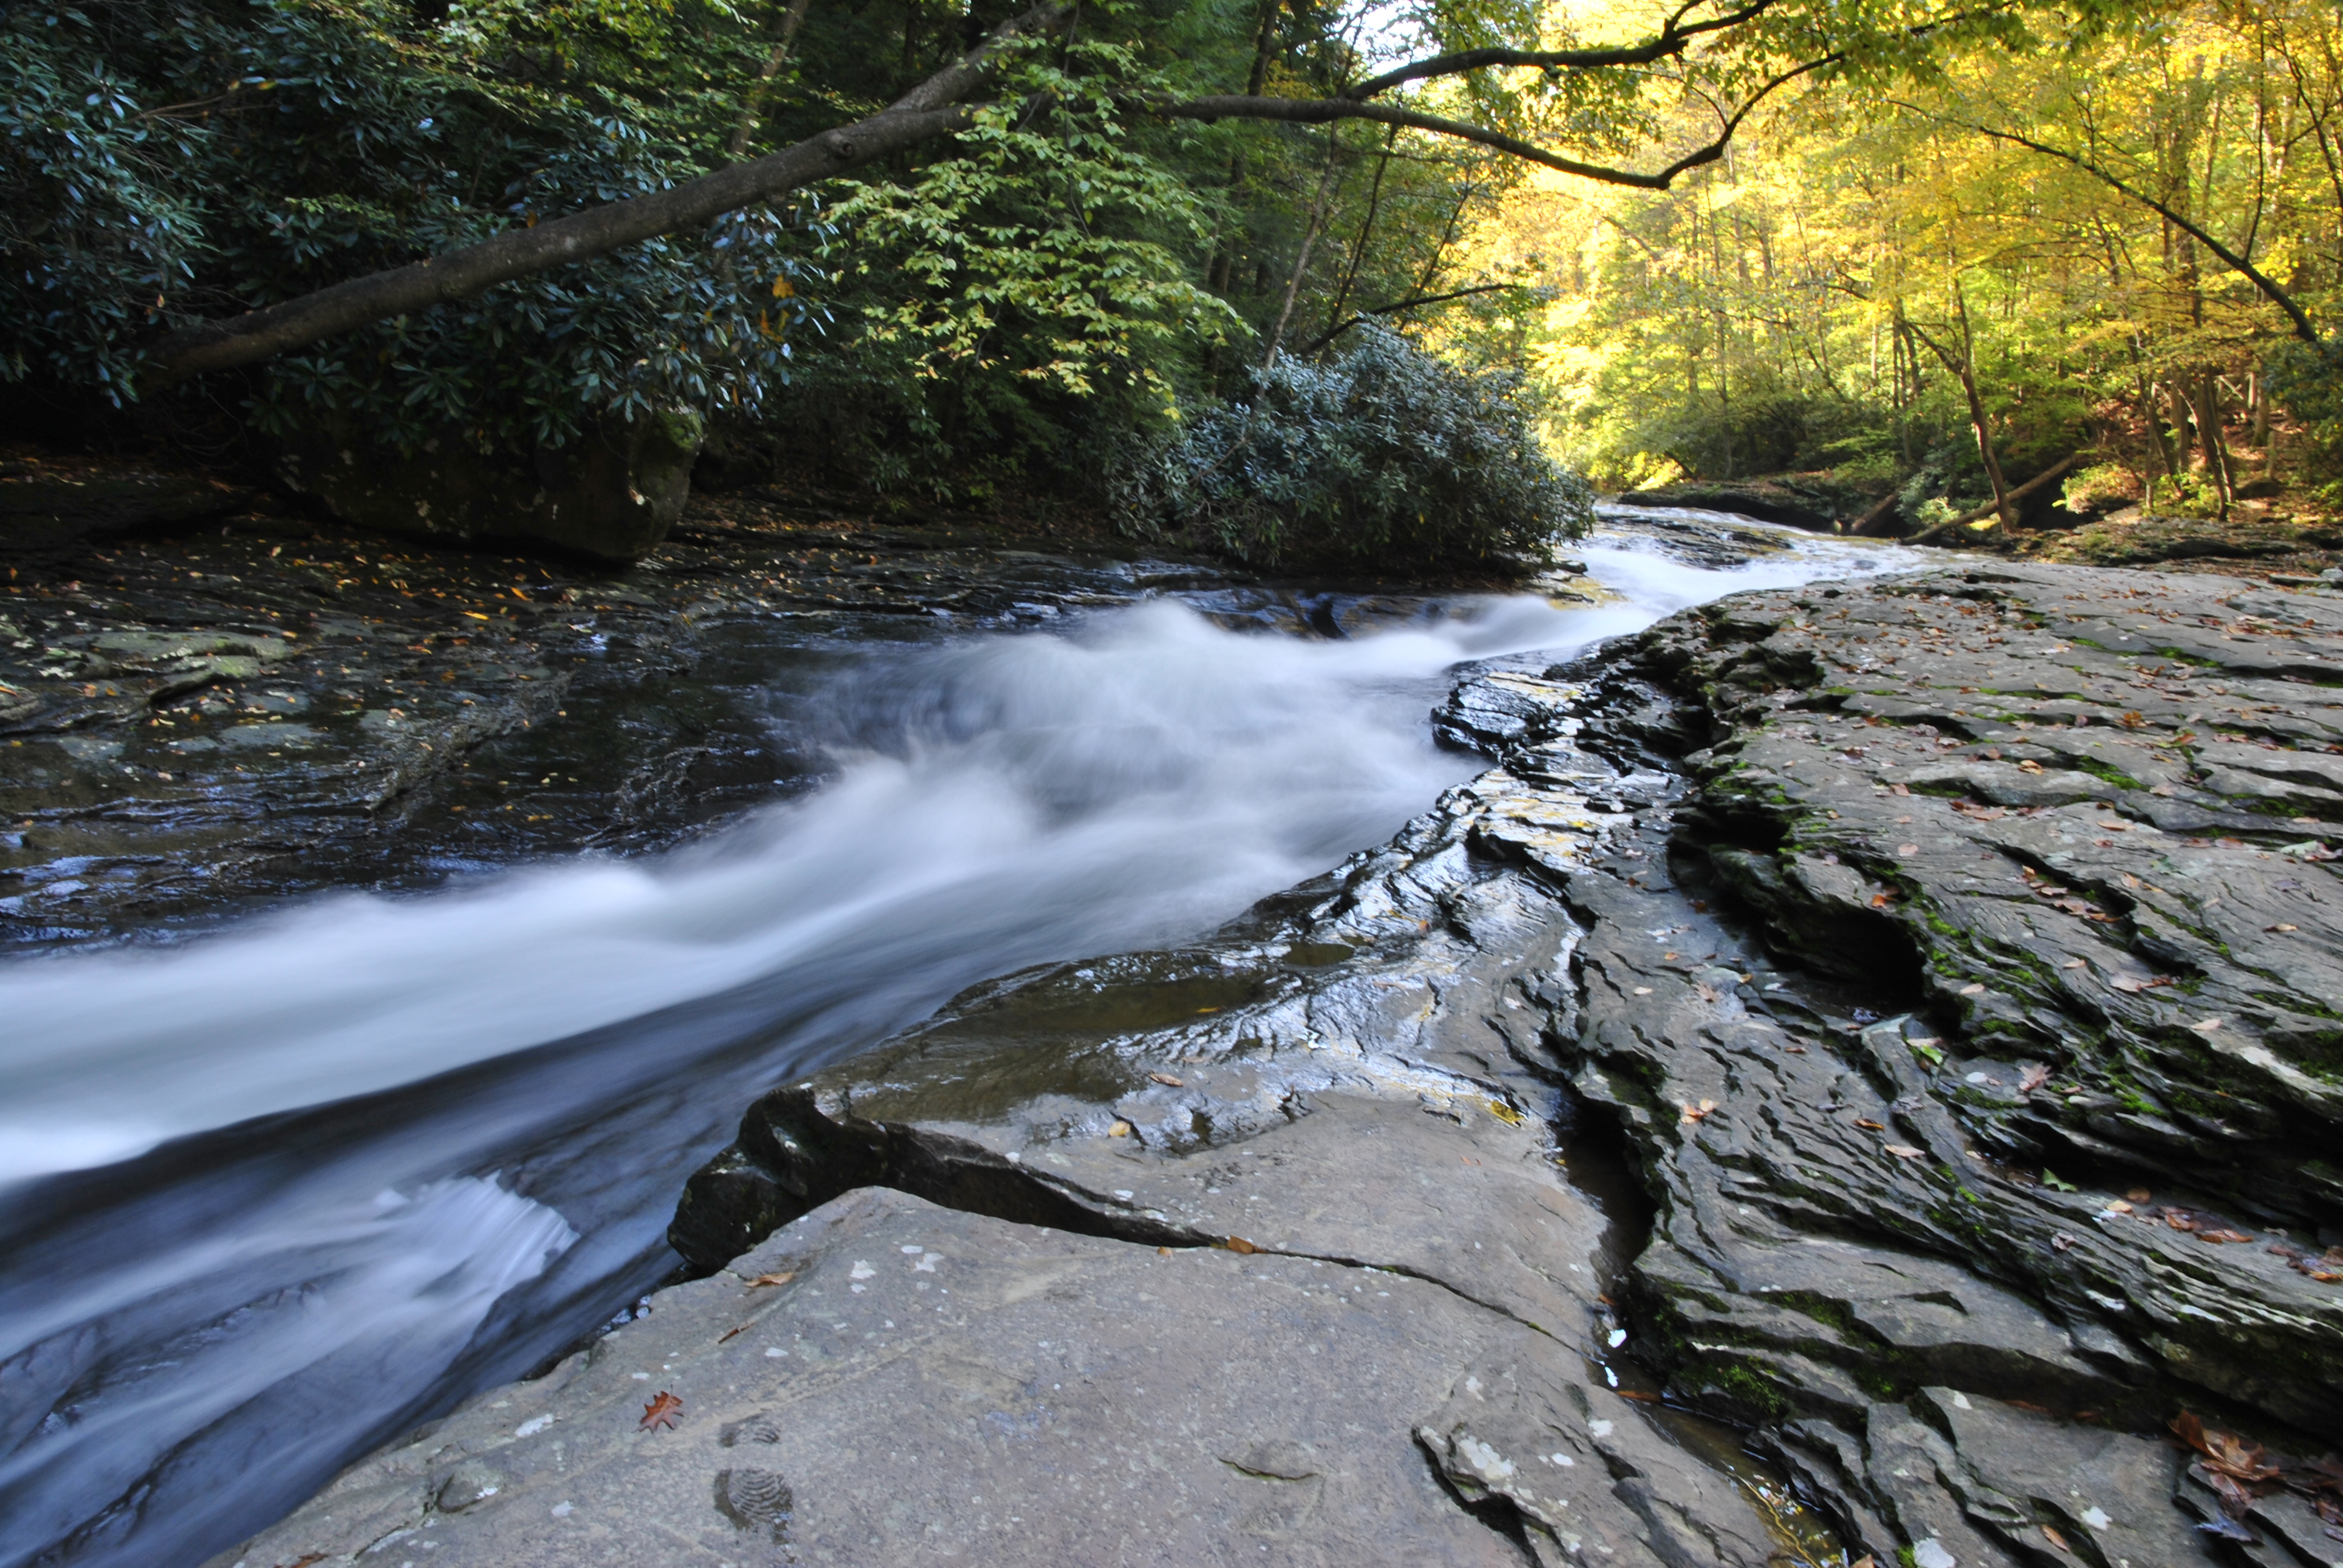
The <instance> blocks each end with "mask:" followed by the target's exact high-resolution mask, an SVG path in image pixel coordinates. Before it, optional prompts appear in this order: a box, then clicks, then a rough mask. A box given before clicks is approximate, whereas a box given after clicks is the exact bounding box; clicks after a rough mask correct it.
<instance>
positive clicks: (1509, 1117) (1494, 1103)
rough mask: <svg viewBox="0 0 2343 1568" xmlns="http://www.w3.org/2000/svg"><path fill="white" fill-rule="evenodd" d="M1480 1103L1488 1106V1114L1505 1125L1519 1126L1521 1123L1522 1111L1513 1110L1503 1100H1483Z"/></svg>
mask: <svg viewBox="0 0 2343 1568" xmlns="http://www.w3.org/2000/svg"><path fill="white" fill-rule="evenodd" d="M1481 1103H1482V1104H1483V1105H1485V1106H1487V1107H1488V1108H1489V1114H1490V1115H1492V1116H1493V1117H1495V1118H1496V1119H1497V1120H1498V1121H1502V1122H1503V1123H1504V1124H1505V1125H1506V1126H1508V1127H1519V1126H1520V1125H1521V1124H1522V1113H1521V1112H1520V1111H1516V1110H1514V1109H1513V1107H1512V1106H1510V1105H1508V1104H1506V1103H1505V1102H1504V1101H1502V1100H1484V1101H1482V1102H1481Z"/></svg>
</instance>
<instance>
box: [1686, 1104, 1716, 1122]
mask: <svg viewBox="0 0 2343 1568" xmlns="http://www.w3.org/2000/svg"><path fill="white" fill-rule="evenodd" d="M1680 1109H1681V1110H1682V1111H1684V1125H1685V1126H1687V1127H1689V1126H1691V1125H1692V1124H1693V1123H1694V1122H1695V1121H1707V1120H1708V1119H1709V1117H1710V1116H1712V1115H1713V1114H1715V1111H1716V1101H1714V1100H1704V1101H1701V1102H1700V1103H1699V1104H1698V1105H1686V1106H1683V1107H1681V1108H1680Z"/></svg>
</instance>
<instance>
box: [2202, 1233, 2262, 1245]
mask: <svg viewBox="0 0 2343 1568" xmlns="http://www.w3.org/2000/svg"><path fill="white" fill-rule="evenodd" d="M2197 1240H2198V1241H2204V1242H2207V1243H2209V1244H2211V1245H2214V1246H2218V1245H2220V1244H2222V1243H2223V1242H2235V1241H2252V1240H2253V1238H2252V1237H2251V1236H2248V1235H2247V1234H2246V1233H2245V1232H2244V1231H2197Z"/></svg>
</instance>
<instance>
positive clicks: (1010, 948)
mask: <svg viewBox="0 0 2343 1568" xmlns="http://www.w3.org/2000/svg"><path fill="white" fill-rule="evenodd" d="M1654 520H1657V519H1646V521H1647V522H1649V521H1654ZM1735 523H1736V524H1737V523H1738V520H1737V519H1735ZM1739 526H1740V528H1742V529H1743V531H1744V537H1745V538H1746V537H1747V536H1748V535H1751V534H1755V532H1756V530H1753V529H1748V528H1747V527H1746V525H1739ZM1712 537H1713V536H1712ZM1767 537H1768V538H1772V539H1774V540H1775V548H1772V549H1770V550H1767V551H1764V552H1762V553H1760V554H1759V555H1758V556H1757V558H1755V559H1754V560H1751V561H1747V562H1745V563H1743V564H1741V565H1738V566H1723V567H1720V566H1717V565H1715V564H1712V565H1710V566H1706V567H1704V566H1698V565H1693V564H1689V563H1688V562H1687V560H1686V559H1685V558H1684V553H1685V552H1684V550H1683V549H1681V548H1674V549H1671V548H1667V546H1666V544H1665V540H1666V538H1667V536H1666V533H1665V532H1664V530H1663V531H1662V532H1661V533H1659V534H1658V535H1656V536H1654V535H1651V534H1634V533H1615V532H1614V533H1612V534H1609V535H1607V536H1606V535H1598V536H1597V537H1596V538H1594V539H1592V540H1590V541H1588V542H1587V544H1586V546H1585V548H1584V549H1583V550H1582V551H1581V553H1582V554H1583V555H1584V557H1585V558H1586V559H1587V560H1588V561H1589V562H1590V564H1591V565H1592V567H1593V571H1594V577H1595V578H1598V579H1599V580H1600V581H1601V582H1603V583H1604V585H1605V586H1606V587H1607V588H1610V589H1611V590H1613V592H1614V594H1615V595H1616V597H1615V598H1613V599H1612V600H1610V601H1608V602H1605V603H1603V604H1599V605H1576V604H1571V603H1569V602H1568V601H1551V602H1550V601H1548V600H1546V599H1544V598H1536V597H1532V596H1520V597H1513V598H1483V599H1478V600H1467V601H1451V602H1447V603H1444V604H1441V603H1434V604H1425V605H1420V606H1416V607H1413V613H1410V614H1392V615H1387V616H1386V617H1385V618H1384V620H1383V625H1382V626H1381V628H1379V629H1374V630H1371V631H1367V632H1365V633H1363V634H1362V635H1355V636H1346V637H1332V638H1326V637H1321V638H1302V637H1296V636H1287V635H1279V634H1275V633H1271V632H1264V631H1262V630H1259V629H1231V628H1230V627H1229V625H1228V624H1226V622H1228V621H1229V620H1231V619H1232V618H1230V617H1226V616H1222V617H1219V618H1215V617H1214V616H1213V615H1212V614H1211V613H1209V612H1211V611H1212V610H1213V609H1215V608H1217V607H1216V604H1215V601H1214V598H1213V596H1211V595H1196V596H1192V602H1190V601H1186V600H1183V599H1182V598H1177V597H1172V598H1153V599H1151V600H1147V601H1144V602H1137V603H1133V604H1131V605H1129V606H1126V607H1123V608H1104V609H1100V610H1098V611H1095V612H1092V613H1090V614H1088V615H1086V616H1083V617H1081V618H1078V619H1074V620H1072V621H1071V622H1060V623H1057V624H1056V626H1055V627H1054V628H1053V629H1049V630H1029V631H1024V632H1021V633H1015V634H1008V633H999V634H990V635H978V636H967V635H961V636H951V635H948V634H944V633H940V632H939V633H936V634H933V635H931V636H927V637H926V638H924V640H922V639H920V638H912V639H910V640H909V641H905V640H900V639H899V640H896V641H892V642H876V643H865V644H860V645H858V646H857V647H856V648H854V649H853V650H851V651H852V657H850V658H844V659H842V660H839V661H836V663H835V664H834V665H833V666H832V668H834V671H835V673H833V674H832V675H831V676H830V678H827V679H826V680H825V681H824V682H823V683H822V684H821V685H820V687H819V688H818V689H816V690H815V691H814V692H812V693H811V694H810V696H809V697H807V698H806V699H804V700H803V701H802V702H801V703H800V704H799V708H798V709H797V710H793V716H792V718H791V719H790V720H789V722H790V723H791V725H792V726H793V727H794V729H793V733H792V736H791V737H790V739H789V744H791V745H793V746H797V747H799V748H803V747H805V746H807V745H809V744H814V745H819V746H820V748H821V749H823V750H824V751H825V752H826V754H827V756H828V758H829V759H830V760H829V767H828V769H827V772H826V775H825V777H824V779H823V781H822V782H821V783H820V785H819V786H818V787H817V788H814V789H811V790H809V791H807V792H805V793H802V794H800V795H798V796H796V797H794V798H792V799H788V800H786V801H781V802H778V803H776V804H774V805H772V806H770V807H768V808H766V809H764V810H763V811H761V812H760V813H758V814H755V815H752V816H751V817H750V818H749V819H747V820H745V821H739V822H736V823H734V824H732V825H731V826H729V827H728V828H726V829H722V830H720V831H719V832H718V833H716V834H714V835H712V836H710V837H709V838H708V839H704V840H702V841H700V842H699V843H697V844H695V845H693V846H690V847H689V848H686V849H681V850H678V851H675V852H672V853H669V854H667V855H665V856H662V857H658V858H650V859H617V858H608V859H591V858H588V859H571V860H568V861H565V862H563V863H559V864H539V865H535V866H531V867H526V868H518V869H508V870H505V871H503V872H500V873H494V874H488V875H481V876H475V877H472V878H469V879H464V880H461V881H459V882H458V883H456V884H453V885H449V886H447V887H444V888H442V889H440V890H437V891H434V892H430V893H427V894H422V895H415V896H403V897H397V898H392V897H386V896H382V895H378V894H364V895H360V894H347V895H341V896H337V897H327V898H320V899H314V900H308V901H306V902H303V903H301V904H299V905H297V906H296V907H294V908H291V909H289V910H283V911H280V912H277V913H275V914H272V915H267V916H263V917H259V918H255V919H250V920H244V921H242V922H240V923H237V924H235V925H232V926H230V927H229V928H228V929H226V930H222V931H220V932H218V933H216V934H214V935H211V936H208V937H206V938H203V939H201V940H195V941H192V942H189V943H186V944H185V945H183V946H180V947H176V948H173V949H167V950H150V951H144V952H122V951H108V952H102V953H101V952H91V953H84V954H65V955H60V956H52V957H46V958H42V959H38V960H25V961H20V962H17V963H15V964H14V965H11V966H7V967H5V968H0V1019H5V1037H0V1241H5V1252H0V1526H5V1528H0V1568H13V1565H15V1564H18V1563H33V1562H35V1561H40V1562H51V1561H55V1562H60V1563H75V1564H93V1565H94V1564H134V1563H135V1564H139V1565H141V1568H172V1565H176V1564H189V1563H198V1562H200V1561H202V1560H203V1559H204V1557H205V1556H206V1555H207V1554H208V1553H212V1552H214V1551H216V1550H218V1549H219V1548H221V1547H223V1546H226V1545H228V1544H232V1543H234V1542H235V1541H236V1540H237V1539H239V1538H240V1537H241V1536H243V1535H245V1534H246V1533H250V1532H251V1531H252V1530H254V1529H256V1528H257V1527H259V1526H260V1525H262V1524H265V1523H268V1522H269V1521H270V1520H271V1519H273V1518H274V1517H276V1516H277V1515H278V1514H280V1513H284V1512H285V1511H286V1510H287V1509H289V1508H290V1507H292V1506H293V1505H295V1504H296V1503H298V1502H300V1501H301V1500H302V1499H303V1498H305V1497H306V1496H307V1495H308V1494H309V1493H312V1492H314V1491H315V1490H316V1489H317V1486H318V1485H319V1484H320V1483H323V1482H324V1481H325V1480H327V1478H328V1477H330V1476H331V1475H332V1474H333V1473H334V1472H335V1471H336V1470H337V1469H338V1468H339V1467H340V1466H341V1465H343V1464H344V1463H346V1462H348V1461H349V1460H351V1459H352V1458H355V1457H356V1456H357V1454H359V1453H361V1452H365V1451H366V1450H367V1449H368V1448H369V1447H371V1446H373V1445H375V1444H377V1443H379V1442H383V1441H384V1440H386V1439H387V1438H388V1437H391V1436H393V1435H395V1434H397V1432H399V1431H400V1430H401V1429H402V1428H403V1427H405V1426H407V1425H408V1424H411V1423H412V1422H416V1421H417V1420H419V1419H423V1418H426V1417H427V1416H429V1415H430V1414H432V1413H434V1412H436V1411H437V1410H442V1409H445V1408H446V1407H447V1405H448V1404H450V1403H451V1402H454V1401H455V1400H457V1399H458V1398H460V1397H462V1396H463V1395H464V1394H465V1393H467V1392H469V1391H471V1390H474V1389H477V1388H479V1387H482V1386H485V1385H488V1384H492V1383H494V1382H500V1381H503V1380H506V1379H509V1378H511V1377H514V1376H516V1375H518V1374H520V1373H521V1372H525V1371H527V1370H528V1369H529V1368H530V1367H532V1366H534V1365H538V1364H540V1363H541V1362H544V1360H545V1359H546V1358H547V1357H548V1356H550V1355H552V1354H554V1353H556V1352H558V1351H559V1350H560V1349H562V1348H563V1347H564V1346H566V1345H568V1344H571V1343H574V1342H576V1341H577V1340H578V1338H579V1337H580V1336H581V1335H582V1334H585V1333H587V1332H591V1331H592V1330H593V1329H594V1328H595V1326H596V1325H597V1324H598V1323H601V1322H606V1321H608V1318H609V1317H610V1315H611V1313H612V1312H613V1311H614V1309H618V1308H621V1307H622V1306H623V1305H624V1303H626V1302H630V1301H632V1300H633V1299H634V1298H635V1297H636V1296H637V1295H639V1293H640V1292H643V1291H644V1290H646V1289H648V1288H649V1287H650V1286H651V1285H652V1284H653V1283H654V1282H657V1281H658V1280H659V1278H660V1277H661V1276H662V1275H664V1274H665V1273H666V1272H668V1271H669V1270H670V1269H671V1268H672V1267H673V1265H674V1261H675V1260H674V1257H673V1254H671V1253H670V1252H669V1251H667V1249H666V1246H665V1243H664V1241H663V1239H662V1237H663V1232H664V1229H665V1226H666V1223H667V1221H668V1219H669V1214H670V1212H671V1211H672V1209H673V1205H674V1201H675V1198H676V1195H677V1193H678V1192H679V1190H680V1188H681V1186H682V1183H683V1181H684V1180H685V1178H686V1177H687V1176H688V1175H689V1173H690V1171H692V1170H693V1169H694V1168H695V1167H696V1166H697V1165H698V1164H699V1162H700V1161H704V1160H705V1159H706V1158H707V1157H708V1156H709V1154H711V1153H713V1152H714V1151H715V1150H716V1149H718V1148H719V1147H720V1146H721V1145H722V1144H723V1143H724V1142H726V1141H728V1139H729V1135H730V1132H731V1130H732V1127H733V1125H734V1122H735V1121H736V1120H737V1118H738V1116H739V1112H740V1111H741V1109H742V1107H743V1106H744V1105H745V1104H746V1103H747V1102H748V1101H749V1100H750V1099H751V1098H753V1097H754V1096H755V1095H756V1094H757V1093H758V1092H759V1091H761V1090H762V1089H764V1088H766V1087H768V1086H769V1085H770V1084H772V1083H774V1082H777V1081H787V1080H788V1079H789V1078H792V1077H794V1076H797V1075H799V1074H801V1073H804V1072H806V1071H808V1070H811V1069H813V1068H815V1067H817V1066H820V1065H821V1064H824V1063H826V1062H829V1061H830V1060H836V1059H837V1058H839V1057H840V1056H841V1055H844V1054H847V1053H849V1052H850V1051H852V1050H856V1049H858V1048H860V1047H862V1046H865V1045H867V1044H869V1043H870V1042H871V1041H873V1040H877V1039H878V1038H880V1037H881V1036H882V1035H884V1034H885V1033H887V1032H888V1031H890V1030H892V1029H895V1028H898V1027H900V1026H901V1025H903V1024H906V1023H908V1022H910V1021H912V1020H916V1019H917V1018H919V1017H920V1016H921V1015H923V1014H924V1013H926V1012H928V1011H930V1010H932V1009H933V1008H935V1007H936V1006H937V1005H938V1004H939V1003H940V1002H941V1001H943V1000H945V999H946V998H947V997H949V996H950V995H951V994H952V993H953V992H955V991H957V990H960V989H961V988H962V987H964V986H967V985H969V984H971V983H973V982H975V981H977V980H981V979H984V978H986V977H988V976H991V975H996V974H1000V973H1002V972H1005V971H1008V970H1015V969H1018V968H1021V967H1022V966H1025V965H1028V964H1032V963H1036V962H1041V961H1044V960H1057V959H1067V958H1075V957H1080V956H1083V955H1087V954H1093V953H1100V952H1107V951H1114V950H1130V949H1134V948H1143V947H1148V946H1153V945H1158V944H1161V943H1164V942H1168V941H1172V940H1180V939H1182V938H1185V937H1189V936H1192V935H1195V934H1198V933H1200V932H1202V931H1203V930H1208V929H1209V928H1211V927H1212V926H1213V925H1215V924H1217V923H1218V922H1220V921H1222V920H1226V919H1228V918H1230V917H1232V916H1233V915H1235V914H1237V913H1238V912H1240V911H1241V910H1243V909H1244V908H1245V907H1246V906H1247V905H1248V904H1250V903H1251V902H1252V901H1253V900H1257V899H1259V898H1261V897H1263V896H1265V895H1267V894H1269V893H1272V892H1274V891H1276V890H1280V889H1282V888H1284V887H1287V886H1290V885H1291V884H1292V883H1294V882H1297V881H1300V880H1302V879H1305V878H1307V877H1309V876H1311V875H1313V874H1315V873H1317V872H1319V871H1321V870H1323V869H1326V868H1327V867H1329V866H1331V865H1332V864H1334V863H1335V862H1337V861H1339V860H1340V859H1342V857H1343V856H1345V855H1346V854H1348V853H1350V852H1351V851H1353V850H1355V849H1361V848H1363V847H1366V846H1369V845H1372V844H1373V843H1376V842H1379V841H1381V840H1382V839H1384V838H1386V837H1388V836H1389V835H1390V834H1391V833H1392V832H1393V831H1394V830H1395V829H1397V828H1398V827H1399V826H1400V825H1401V824H1402V823H1403V821H1404V820H1406V819H1408V818H1409V817H1410V816H1412V815H1413V814H1414V813H1416V812H1418V811H1420V810H1422V809H1424V808H1425V807H1427V806H1428V805H1429V804H1430V803H1431V802H1432V801H1433V799H1434V798H1435V797H1436V796H1437V795H1438V794H1439V793H1440V791H1441V790H1442V789H1443V788H1445V787H1446V786H1447V785H1449V784H1451V783H1453V782H1455V781H1457V780H1459V779H1463V778H1464V777H1466V776H1468V775H1469V774H1470V773H1472V772H1473V771H1474V770H1475V769H1476V767H1477V764H1476V763H1475V762H1474V761H1473V759H1468V758H1463V757H1459V756H1456V755H1453V754H1450V753H1444V752H1442V751H1439V750H1437V749H1434V748H1433V746H1432V744H1431V741H1430V738H1429V732H1428V725H1427V723H1426V715H1427V711H1428V709H1430V708H1431V707H1432V706H1433V704H1434V703H1436V702H1437V701H1438V700H1439V699H1440V698H1441V697H1442V695H1443V693H1444V691H1445V689H1446V688H1447V686H1448V685H1449V683H1450V682H1451V681H1452V680H1453V671H1454V668H1455V667H1456V666H1457V665H1459V664H1460V663H1463V662H1467V661H1472V660H1475V659H1483V658H1493V657H1499V656H1508V655H1517V654H1522V653H1525V652H1528V651H1530V650H1545V651H1547V652H1549V653H1551V654H1552V655H1554V656H1561V655H1566V654H1570V653H1574V652H1576V651H1578V650H1581V649H1584V648H1587V647H1588V646H1590V645H1592V644H1594V643H1595V642H1597V641H1599V640H1601V639H1604V638H1611V637H1614V636H1617V635H1620V634H1622V633H1624V632H1627V631H1631V630H1634V629H1635V628H1640V627H1642V626H1644V625H1646V624H1648V623H1649V622H1650V621H1652V620H1653V619H1654V618H1657V617H1658V616H1660V615H1663V614H1665V613H1666V612H1668V611H1670V610H1673V609H1675V608H1681V607H1683V606H1684V605H1687V604H1691V603H1694V602H1699V601H1702V600H1704V599H1707V598H1715V597H1717V596H1718V595H1721V594H1724V593H1728V592H1734V591H1737V590H1740V589H1743V588H1756V587H1766V586H1779V585H1785V584H1790V583H1796V582H1802V581H1805V580H1809V579H1812V578H1819V577H1828V576H1845V575H1849V574H1851V573H1855V572H1864V571H1870V570H1878V569H1885V568H1889V567H1891V566H1893V565H1896V564H1900V559H1901V558H1900V553H1899V552H1894V551H1889V550H1879V549H1872V550H1860V549H1856V548H1853V547H1850V546H1846V545H1841V544H1835V543H1831V542H1828V541H1818V540H1811V539H1804V538H1796V537H1793V536H1784V535H1778V534H1773V533H1772V532H1771V531H1767ZM1654 538H1657V539H1658V540H1660V541H1661V542H1660V543H1658V544H1655V543H1654ZM1708 558H1709V559H1711V560H1712V562H1714V561H1715V560H1716V559H1718V557H1717V556H1716V554H1715V550H1714V549H1713V548H1712V549H1711V551H1710V553H1709V557H1708ZM1727 559H1729V557H1728V558H1727Z"/></svg>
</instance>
